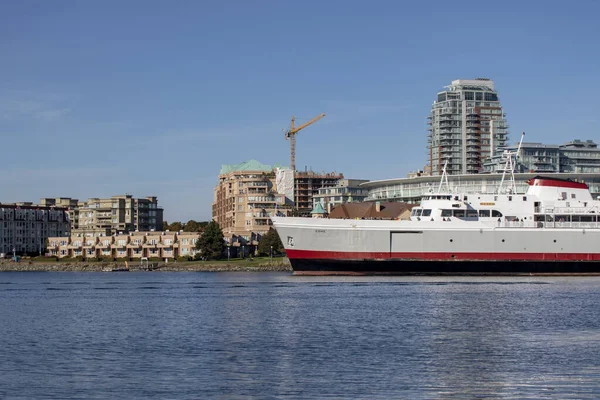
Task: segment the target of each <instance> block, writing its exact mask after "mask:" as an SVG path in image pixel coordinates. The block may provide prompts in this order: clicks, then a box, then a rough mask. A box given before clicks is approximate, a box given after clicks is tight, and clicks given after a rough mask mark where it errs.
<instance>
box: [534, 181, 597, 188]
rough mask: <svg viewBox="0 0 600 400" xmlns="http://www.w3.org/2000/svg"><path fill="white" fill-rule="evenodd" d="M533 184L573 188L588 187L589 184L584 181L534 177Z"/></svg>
mask: <svg viewBox="0 0 600 400" xmlns="http://www.w3.org/2000/svg"><path fill="white" fill-rule="evenodd" d="M532 186H552V187H562V188H571V189H587V188H588V185H586V184H585V183H582V182H571V181H556V180H553V179H534V180H533V185H532Z"/></svg>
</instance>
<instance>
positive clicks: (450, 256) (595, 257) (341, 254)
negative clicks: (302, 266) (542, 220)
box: [286, 249, 600, 261]
mask: <svg viewBox="0 0 600 400" xmlns="http://www.w3.org/2000/svg"><path fill="white" fill-rule="evenodd" d="M286 253H287V256H288V258H290V259H305V260H310V259H319V260H382V261H384V260H391V259H395V260H398V259H406V260H422V261H434V260H463V261H475V260H485V261H507V260H514V261H600V253H420V252H406V253H389V252H345V251H315V250H292V249H289V250H286Z"/></svg>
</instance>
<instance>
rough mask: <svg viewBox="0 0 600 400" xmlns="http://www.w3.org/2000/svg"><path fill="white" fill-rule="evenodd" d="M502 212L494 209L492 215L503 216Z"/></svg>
mask: <svg viewBox="0 0 600 400" xmlns="http://www.w3.org/2000/svg"><path fill="white" fill-rule="evenodd" d="M501 216H502V213H501V212H500V211H498V210H492V217H494V218H495V217H501Z"/></svg>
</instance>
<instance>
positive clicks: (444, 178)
mask: <svg viewBox="0 0 600 400" xmlns="http://www.w3.org/2000/svg"><path fill="white" fill-rule="evenodd" d="M446 166H448V159H446V162H445V163H444V168H443V169H442V177H441V178H440V186H439V187H438V193H441V192H442V185H443V184H444V183H446V190H447V191H448V193H450V185H449V184H448V172H446Z"/></svg>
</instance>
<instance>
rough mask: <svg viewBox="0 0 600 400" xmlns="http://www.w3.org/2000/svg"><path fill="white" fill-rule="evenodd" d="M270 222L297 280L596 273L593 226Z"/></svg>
mask: <svg viewBox="0 0 600 400" xmlns="http://www.w3.org/2000/svg"><path fill="white" fill-rule="evenodd" d="M272 219H273V223H274V226H275V228H276V229H277V232H278V233H279V236H280V238H281V240H282V242H283V244H284V247H285V249H286V252H287V255H288V257H289V259H290V262H291V264H292V268H293V269H294V272H295V273H300V274H598V273H600V262H599V261H600V229H598V228H596V227H594V228H591V227H590V226H592V225H594V226H595V225H596V224H585V223H581V224H569V225H570V227H565V226H556V224H553V226H552V227H538V226H539V225H534V223H533V221H531V222H530V223H531V226H526V225H524V224H523V223H522V222H521V223H519V222H515V223H504V222H503V223H502V226H498V225H500V223H498V224H495V223H494V222H491V221H486V222H483V221H460V220H459V221H456V220H453V221H452V222H443V221H418V222H417V221H384V220H335V219H317V218H315V219H310V218H289V217H287V218H286V217H273V218H272ZM507 225H508V226H507Z"/></svg>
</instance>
